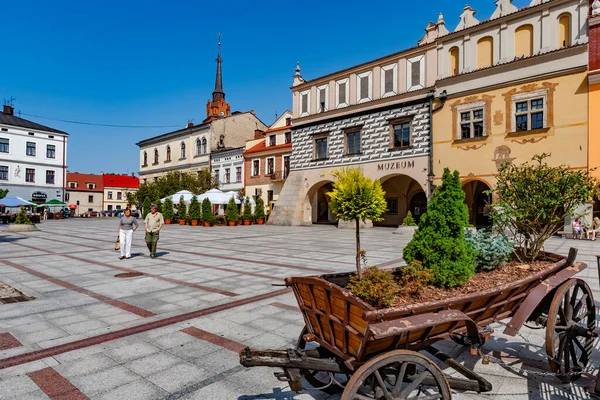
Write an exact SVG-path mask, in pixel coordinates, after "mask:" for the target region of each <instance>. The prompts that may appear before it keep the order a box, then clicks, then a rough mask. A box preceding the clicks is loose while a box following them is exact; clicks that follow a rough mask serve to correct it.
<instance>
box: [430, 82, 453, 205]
mask: <svg viewBox="0 0 600 400" xmlns="http://www.w3.org/2000/svg"><path fill="white" fill-rule="evenodd" d="M426 98H427V101H428V102H429V172H428V173H427V192H428V193H427V197H428V199H429V200H431V196H432V195H433V179H434V177H435V175H434V173H433V113H434V112H436V111H438V110H440V109H442V107H444V104H446V100H447V99H448V93H447V92H446V90H443V91H442V92H441V93H440V94H439V96H437V97H436V96H435V91H434V90H432V91H430V92H429V93H427V97H426ZM436 100H439V101H440V104H439V105H438V106H437V107H435V108H434V107H433V103H434V102H435V101H436Z"/></svg>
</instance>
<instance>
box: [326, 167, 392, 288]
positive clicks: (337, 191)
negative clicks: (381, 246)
mask: <svg viewBox="0 0 600 400" xmlns="http://www.w3.org/2000/svg"><path fill="white" fill-rule="evenodd" d="M332 175H333V176H334V178H335V182H334V183H333V191H331V192H329V193H327V194H328V196H329V198H330V202H329V205H330V206H331V211H333V213H334V214H335V216H336V217H337V219H343V220H345V221H355V222H356V273H357V275H358V279H360V278H361V276H362V274H361V268H360V256H361V250H360V220H363V221H366V220H367V219H370V220H372V221H381V220H383V218H382V217H381V214H383V213H384V212H385V211H386V210H387V203H386V201H385V192H384V191H383V189H382V188H381V182H379V181H378V180H375V181H373V180H371V178H369V177H366V176H364V175H363V174H362V172H361V171H360V168H342V169H339V170H336V171H333V172H332Z"/></svg>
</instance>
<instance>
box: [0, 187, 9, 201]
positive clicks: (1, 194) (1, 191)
mask: <svg viewBox="0 0 600 400" xmlns="http://www.w3.org/2000/svg"><path fill="white" fill-rule="evenodd" d="M7 194H8V189H0V199H3V198H5V197H6V195H7Z"/></svg>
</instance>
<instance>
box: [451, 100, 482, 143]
mask: <svg viewBox="0 0 600 400" xmlns="http://www.w3.org/2000/svg"><path fill="white" fill-rule="evenodd" d="M456 111H457V114H458V116H457V118H458V121H457V123H458V126H459V134H458V135H459V137H458V138H457V139H472V138H478V137H484V136H486V135H487V133H486V128H487V126H486V123H485V102H477V103H471V104H464V105H461V106H458V107H457V108H456Z"/></svg>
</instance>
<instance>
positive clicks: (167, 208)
mask: <svg viewBox="0 0 600 400" xmlns="http://www.w3.org/2000/svg"><path fill="white" fill-rule="evenodd" d="M157 205H158V204H157ZM162 210H163V211H162V215H163V218H164V219H165V224H170V223H171V221H173V218H175V213H174V212H173V202H172V201H171V198H170V197H167V198H166V199H165V202H164V203H163V204H162Z"/></svg>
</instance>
